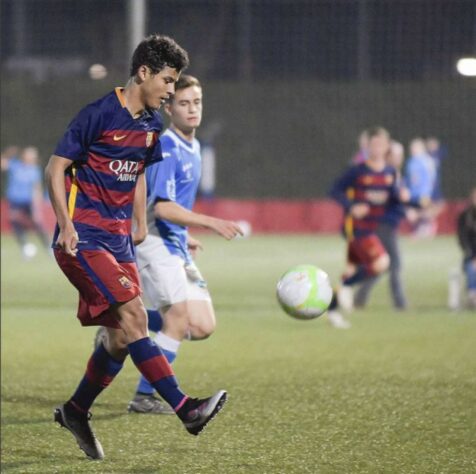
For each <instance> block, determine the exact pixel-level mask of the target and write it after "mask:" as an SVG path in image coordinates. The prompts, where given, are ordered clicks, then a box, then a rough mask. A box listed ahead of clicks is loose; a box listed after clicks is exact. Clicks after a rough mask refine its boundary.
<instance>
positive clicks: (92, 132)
mask: <svg viewBox="0 0 476 474" xmlns="http://www.w3.org/2000/svg"><path fill="white" fill-rule="evenodd" d="M100 133H101V112H100V110H99V109H98V108H97V107H95V106H94V105H88V106H86V107H85V108H84V109H82V110H81V111H80V112H79V113H78V115H77V116H76V117H75V118H74V119H73V120H72V122H71V123H70V124H69V125H68V128H67V130H66V132H65V134H64V135H63V138H62V139H61V140H60V141H59V143H58V145H57V146H56V150H55V155H57V156H62V157H64V158H69V159H70V160H73V161H86V160H87V157H88V149H89V146H90V145H91V143H93V142H94V140H95V139H96V138H97V137H98V136H99V134H100Z"/></svg>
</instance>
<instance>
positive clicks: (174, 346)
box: [136, 332, 180, 395]
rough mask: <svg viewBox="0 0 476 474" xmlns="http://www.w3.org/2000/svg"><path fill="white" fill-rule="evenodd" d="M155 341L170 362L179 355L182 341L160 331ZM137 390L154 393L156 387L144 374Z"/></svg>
mask: <svg viewBox="0 0 476 474" xmlns="http://www.w3.org/2000/svg"><path fill="white" fill-rule="evenodd" d="M154 342H155V343H156V344H157V345H158V346H159V347H160V349H161V350H162V352H163V354H164V356H165V357H166V359H167V361H168V362H169V364H172V362H173V361H174V360H175V358H176V357H177V352H178V348H179V346H180V341H177V340H176V339H172V338H171V337H169V336H167V335H166V334H164V333H162V332H159V333H157V335H156V336H155V338H154ZM136 392H137V393H140V394H142V395H152V394H153V393H154V387H153V386H152V385H151V384H150V383H149V382H148V381H147V379H146V378H145V377H144V376H142V377H141V378H140V380H139V384H138V385H137V390H136Z"/></svg>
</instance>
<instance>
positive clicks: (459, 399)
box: [1, 235, 476, 474]
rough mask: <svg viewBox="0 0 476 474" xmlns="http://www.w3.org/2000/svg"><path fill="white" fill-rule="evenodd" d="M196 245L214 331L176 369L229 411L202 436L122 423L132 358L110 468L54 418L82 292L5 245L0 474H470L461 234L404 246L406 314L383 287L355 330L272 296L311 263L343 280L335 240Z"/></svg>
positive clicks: (115, 421) (112, 425)
mask: <svg viewBox="0 0 476 474" xmlns="http://www.w3.org/2000/svg"><path fill="white" fill-rule="evenodd" d="M202 240H203V242H204V244H205V252H203V254H202V255H201V256H200V258H199V261H198V263H199V265H200V267H201V269H202V271H203V273H204V274H205V275H206V277H207V279H208V282H209V286H210V289H211V292H212V296H213V299H214V303H215V307H216V311H217V315H218V320H219V324H218V328H217V331H216V333H215V334H214V336H213V337H212V338H210V339H209V340H207V341H204V342H196V343H184V344H183V345H182V347H181V350H180V354H179V357H178V359H177V362H176V364H175V365H174V367H175V370H176V372H177V376H178V377H179V380H180V381H181V386H182V388H183V389H185V390H186V391H188V392H191V393H192V394H193V395H199V396H203V395H207V394H210V393H211V392H213V391H215V390H216V389H219V388H226V389H227V390H228V391H229V394H230V399H229V402H228V403H227V405H226V406H225V409H224V410H223V411H222V412H221V413H220V414H219V416H218V417H217V418H216V419H215V420H214V422H213V423H211V424H210V426H209V427H208V428H207V429H206V430H205V432H204V433H202V435H200V436H199V437H197V438H195V437H191V436H190V435H188V434H187V433H186V431H185V430H184V428H183V427H182V426H181V424H180V423H179V421H178V420H177V419H176V418H175V417H160V416H151V415H133V414H128V413H126V405H127V402H128V401H129V399H130V398H131V395H132V393H133V391H134V388H135V384H136V381H137V373H136V370H135V368H134V367H133V365H132V363H131V362H130V361H128V362H127V364H126V366H125V368H124V370H123V372H122V373H121V374H120V375H119V377H118V378H117V380H116V381H115V382H114V383H113V384H112V385H111V387H110V388H109V389H107V390H106V391H105V392H104V393H103V394H102V395H101V396H100V398H99V399H98V401H97V403H96V404H95V406H94V408H93V412H94V418H93V420H92V423H93V426H94V429H95V431H96V433H97V435H98V437H99V439H100V440H101V442H102V444H103V447H104V450H105V453H106V459H105V460H104V461H103V462H92V461H88V460H87V459H86V458H85V457H84V456H83V453H82V452H81V451H80V450H79V449H78V448H77V446H76V443H75V441H74V440H73V437H72V436H71V434H70V433H69V432H67V431H65V430H63V429H60V428H58V427H57V426H56V425H55V424H54V423H53V421H52V413H53V408H54V407H55V405H56V404H58V403H60V402H62V401H64V400H65V399H66V398H67V397H68V396H69V395H70V394H71V393H72V391H73V390H74V389H75V387H76V385H77V383H78V381H79V379H80V377H81V376H82V374H83V371H84V369H85V364H86V361H87V358H88V357H89V355H90V352H91V349H92V338H93V335H94V332H95V330H94V329H93V328H87V329H85V328H81V327H80V326H79V324H78V323H77V322H76V320H75V317H74V314H75V308H76V294H75V290H74V289H73V288H72V287H71V286H70V284H69V283H68V282H67V280H66V279H65V278H64V276H63V275H62V274H61V273H60V271H59V269H58V268H57V266H56V264H55V263H54V261H53V259H52V258H51V257H48V256H47V255H46V254H44V253H41V252H40V254H39V255H38V256H37V257H36V258H35V259H33V260H32V261H30V262H25V261H23V260H22V259H21V257H20V253H19V251H18V249H17V247H16V246H15V243H14V242H13V241H12V240H11V239H10V238H6V237H4V238H3V241H2V347H1V352H2V353H1V355H2V359H1V365H2V374H1V376H2V377H1V380H2V392H1V395H2V433H1V434H2V437H1V443H2V472H10V473H40V474H46V473H114V474H116V473H164V474H165V473H170V474H177V473H178V474H182V473H203V474H213V473H217V474H218V473H219V474H227V473H230V474H235V473H469V472H476V460H475V459H476V314H475V313H470V312H461V313H451V312H449V311H448V310H446V294H447V275H448V270H449V268H451V267H454V266H455V265H458V263H459V258H460V255H459V251H458V249H457V246H456V243H455V241H454V238H451V237H447V238H438V239H436V240H434V241H431V242H430V241H424V242H414V241H410V240H403V242H402V246H403V255H404V267H405V268H404V279H405V282H406V287H407V290H408V296H409V300H410V303H411V309H410V310H408V311H407V312H406V313H396V312H394V311H393V310H392V309H391V307H390V304H389V296H388V290H387V282H386V279H385V278H384V279H383V281H381V282H380V283H379V284H378V286H377V287H376V288H375V291H374V294H373V295H372V299H371V301H370V304H369V307H368V309H366V310H361V311H358V312H355V313H354V314H353V315H352V318H351V321H352V325H353V326H352V328H351V329H350V330H348V331H342V330H336V329H333V328H331V327H330V326H329V324H328V323H327V321H326V316H325V315H324V316H323V317H321V318H319V319H317V320H314V321H306V322H303V321H296V320H293V319H291V318H290V317H288V316H286V315H285V314H284V313H282V311H281V310H280V309H279V307H278V305H277V303H276V301H275V296H274V290H275V283H276V281H277V279H278V278H279V276H280V275H281V274H282V273H283V272H284V271H285V270H287V269H288V267H290V266H291V265H294V264H299V263H315V264H318V265H320V266H321V267H322V268H324V269H326V270H327V271H328V272H329V273H330V275H331V277H332V279H333V280H334V281H335V280H336V278H337V276H338V275H339V273H340V271H341V269H342V267H343V255H344V244H343V242H342V240H341V239H339V238H338V237H321V236H310V235H308V236H256V237H252V238H251V239H248V240H237V241H234V242H231V243H229V242H225V241H223V240H221V239H219V238H218V237H213V236H204V237H203V238H202Z"/></svg>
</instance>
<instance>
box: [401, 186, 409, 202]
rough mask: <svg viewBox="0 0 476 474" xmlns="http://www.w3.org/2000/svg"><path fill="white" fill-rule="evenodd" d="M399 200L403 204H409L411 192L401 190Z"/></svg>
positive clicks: (404, 189) (405, 189) (406, 189)
mask: <svg viewBox="0 0 476 474" xmlns="http://www.w3.org/2000/svg"><path fill="white" fill-rule="evenodd" d="M399 198H400V201H401V202H409V201H410V198H411V194H410V190H409V189H408V188H405V187H402V188H400V191H399Z"/></svg>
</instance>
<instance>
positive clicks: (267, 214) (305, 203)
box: [0, 199, 466, 234]
mask: <svg viewBox="0 0 476 474" xmlns="http://www.w3.org/2000/svg"><path fill="white" fill-rule="evenodd" d="M465 205H466V204H465V201H462V200H459V201H449V202H447V203H446V205H445V208H444V210H443V212H442V213H441V214H440V215H439V217H438V233H439V234H452V233H454V232H455V229H456V219H457V216H458V214H459V213H460V212H461V211H462V209H463V208H464V207H465ZM194 210H195V211H196V212H200V213H203V214H209V215H212V216H216V217H221V218H223V219H230V220H236V221H240V220H241V221H247V222H248V223H249V224H250V225H251V229H252V231H253V232H254V233H331V234H332V233H338V232H339V231H340V228H341V224H342V210H341V208H340V206H339V205H337V204H336V203H335V202H333V201H331V200H328V199H314V200H286V199H263V200H258V199H244V200H241V199H240V200H239V199H207V200H198V201H197V203H196V206H195V208H194ZM42 214H43V222H44V224H45V227H46V228H47V230H49V231H50V232H52V231H53V229H54V225H55V216H54V213H53V210H52V208H51V205H50V204H49V203H46V202H45V204H44V206H43V210H42ZM0 229H1V232H2V233H3V232H10V231H11V228H10V224H9V222H8V205H7V203H6V201H5V200H4V199H2V200H1V224H0ZM408 230H409V225H408V223H407V222H403V223H402V231H403V232H404V233H405V232H407V231H408Z"/></svg>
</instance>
